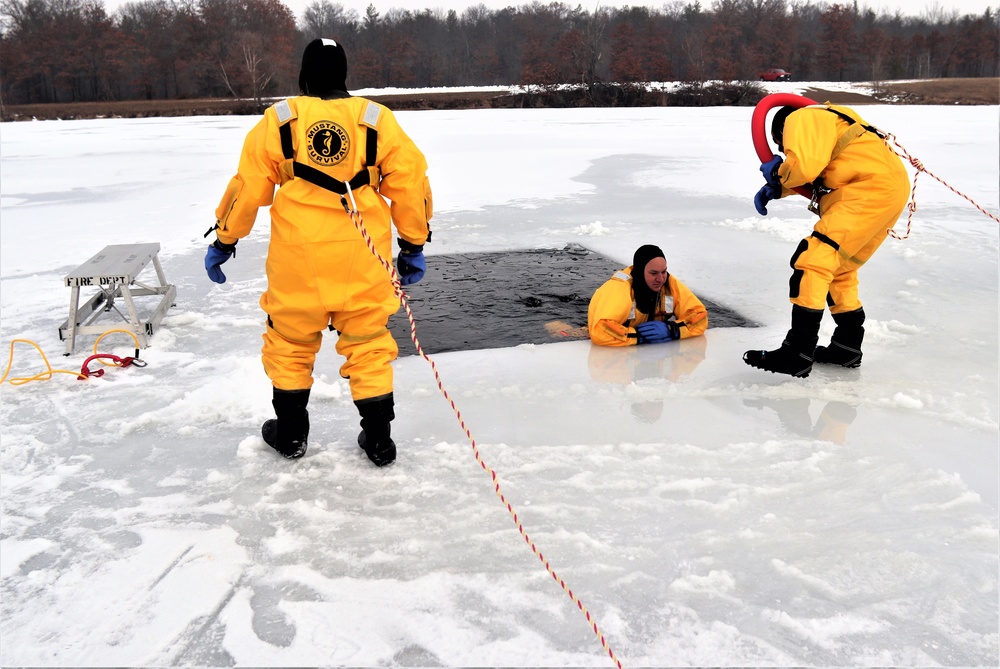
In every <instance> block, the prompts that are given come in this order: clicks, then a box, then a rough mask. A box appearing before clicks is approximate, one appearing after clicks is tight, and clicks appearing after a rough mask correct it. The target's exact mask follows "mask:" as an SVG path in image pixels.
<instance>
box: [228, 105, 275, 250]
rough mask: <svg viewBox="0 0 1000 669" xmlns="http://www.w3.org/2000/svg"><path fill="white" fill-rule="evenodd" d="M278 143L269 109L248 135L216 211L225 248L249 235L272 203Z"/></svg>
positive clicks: (271, 113)
mask: <svg viewBox="0 0 1000 669" xmlns="http://www.w3.org/2000/svg"><path fill="white" fill-rule="evenodd" d="M272 137H273V140H272ZM269 140H271V141H269ZM273 141H277V142H278V144H277V150H278V151H279V153H278V155H277V156H275V155H273V151H274V149H275V146H274V145H273ZM280 141H281V140H280V137H279V136H278V128H277V125H276V117H275V116H274V110H273V109H268V110H267V112H266V113H265V114H264V117H263V118H261V120H260V121H259V122H258V123H257V125H255V126H254V127H253V129H252V130H251V131H250V132H249V133H247V137H246V140H244V142H243V153H242V154H241V155H240V164H239V167H238V168H237V171H236V175H235V176H234V177H233V178H232V179H230V180H229V185H228V186H227V187H226V192H225V194H224V195H223V196H222V201H221V202H219V206H218V207H217V208H216V210H215V219H216V228H217V229H216V235H217V236H218V238H219V241H221V242H223V243H224V244H232V243H235V242H236V241H237V240H239V239H242V238H243V237H246V236H247V235H248V234H250V231H251V230H252V229H253V224H254V222H255V221H256V220H257V210H258V209H259V208H260V207H266V206H268V205H270V204H271V202H272V200H273V199H274V189H275V186H277V185H278V184H279V183H280V181H279V175H278V165H279V162H280V160H281V159H282V158H283V156H281V154H280V150H281V146H280ZM276 158H277V160H276Z"/></svg>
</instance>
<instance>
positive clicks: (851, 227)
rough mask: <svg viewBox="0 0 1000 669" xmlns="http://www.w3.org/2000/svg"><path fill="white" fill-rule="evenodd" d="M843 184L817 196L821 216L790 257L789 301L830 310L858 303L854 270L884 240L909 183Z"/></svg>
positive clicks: (839, 310) (838, 310)
mask: <svg viewBox="0 0 1000 669" xmlns="http://www.w3.org/2000/svg"><path fill="white" fill-rule="evenodd" d="M902 177H903V178H902V179H887V181H889V182H890V183H889V184H888V185H886V184H879V183H878V182H876V183H870V182H869V183H866V184H863V185H858V184H852V185H848V186H845V187H844V188H842V189H841V190H840V191H835V192H834V193H832V194H831V195H828V196H826V197H825V198H823V201H822V203H821V207H822V210H823V215H822V217H821V218H820V220H819V221H818V222H817V223H816V226H815V228H814V232H813V234H812V235H811V236H810V237H808V238H807V239H804V240H802V242H801V243H800V244H799V248H798V249H797V250H796V252H795V255H794V256H792V261H791V265H792V269H793V270H794V271H793V272H792V277H791V279H790V280H789V289H790V290H789V298H790V299H791V302H792V304H797V305H799V306H801V307H806V308H807V309H817V310H822V309H823V308H824V306H826V305H829V306H830V311H831V313H835V314H836V313H845V312H848V311H854V310H856V309H860V308H861V307H862V304H861V301H860V299H859V297H858V278H857V271H858V268H860V267H861V266H862V265H864V264H865V263H866V262H868V259H869V258H871V257H872V255H874V253H875V251H877V250H878V248H879V246H881V245H882V242H884V241H885V238H886V236H887V235H888V231H889V228H891V227H892V226H893V225H894V224H895V223H896V220H897V219H898V218H899V214H900V212H902V210H903V207H904V206H905V205H906V198H907V196H908V193H909V183H908V182H907V181H906V178H905V173H903V175H902Z"/></svg>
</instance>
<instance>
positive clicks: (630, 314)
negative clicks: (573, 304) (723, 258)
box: [587, 244, 708, 346]
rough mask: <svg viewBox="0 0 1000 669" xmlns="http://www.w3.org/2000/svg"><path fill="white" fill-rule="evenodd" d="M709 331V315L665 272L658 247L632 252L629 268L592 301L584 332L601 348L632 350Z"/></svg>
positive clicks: (675, 278)
mask: <svg viewBox="0 0 1000 669" xmlns="http://www.w3.org/2000/svg"><path fill="white" fill-rule="evenodd" d="M707 328H708V310H707V309H705V305H704V304H702V302H701V300H699V299H698V298H697V297H695V294H694V293H692V292H691V291H690V290H689V289H688V287H687V286H685V285H684V284H683V283H681V282H680V280H678V279H677V277H675V276H673V275H672V274H670V273H669V272H667V259H666V257H664V255H663V251H661V250H660V248H659V247H658V246H653V245H652V244H646V245H644V246H640V247H639V248H638V249H636V251H635V254H633V258H632V265H631V266H630V267H626V268H625V269H622V270H618V271H617V272H615V273H614V274H613V275H612V276H611V278H610V279H608V280H607V281H605V282H604V284H603V285H601V286H600V287H599V288H598V289H597V290H596V291H595V292H594V295H593V297H591V298H590V306H589V307H588V308H587V330H588V331H589V333H590V340H591V341H592V342H593V343H595V344H598V345H600V346H635V345H637V344H658V343H660V342H666V341H672V340H675V339H684V338H686V337H695V336H697V335H700V334H704V332H705V330H706V329H707Z"/></svg>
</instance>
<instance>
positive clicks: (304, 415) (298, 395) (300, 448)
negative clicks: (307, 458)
mask: <svg viewBox="0 0 1000 669" xmlns="http://www.w3.org/2000/svg"><path fill="white" fill-rule="evenodd" d="M308 404H309V389H308V388H307V389H305V390H278V389H277V388H275V389H274V397H273V399H272V400H271V405H272V406H274V415H275V416H277V418H270V419H268V420H266V421H264V424H263V425H261V427H260V435H261V436H262V437H263V438H264V443H266V444H267V445H268V446H270V447H271V448H273V449H274V450H276V451H278V453H281V455H282V456H283V457H286V458H288V459H290V460H293V459H295V458H301V457H302V456H303V455H305V454H306V443H307V440H308V438H309V412H308V411H306V406H307V405H308Z"/></svg>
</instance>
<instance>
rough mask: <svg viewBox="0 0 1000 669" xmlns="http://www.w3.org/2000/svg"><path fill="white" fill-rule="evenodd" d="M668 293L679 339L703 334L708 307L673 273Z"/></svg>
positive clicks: (706, 324) (705, 327) (706, 326)
mask: <svg viewBox="0 0 1000 669" xmlns="http://www.w3.org/2000/svg"><path fill="white" fill-rule="evenodd" d="M670 294H671V295H672V296H673V298H674V319H675V320H676V322H677V325H678V326H679V332H680V335H681V339H686V338H687V337H697V336H698V335H702V334H705V330H707V329H708V309H706V308H705V305H704V304H702V302H701V300H699V299H698V298H697V297H696V296H695V294H694V293H692V292H691V290H690V289H689V288H688V287H687V286H685V285H684V284H683V283H681V282H680V281H679V280H678V279H677V278H675V277H674V275H673V274H671V275H670Z"/></svg>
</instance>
